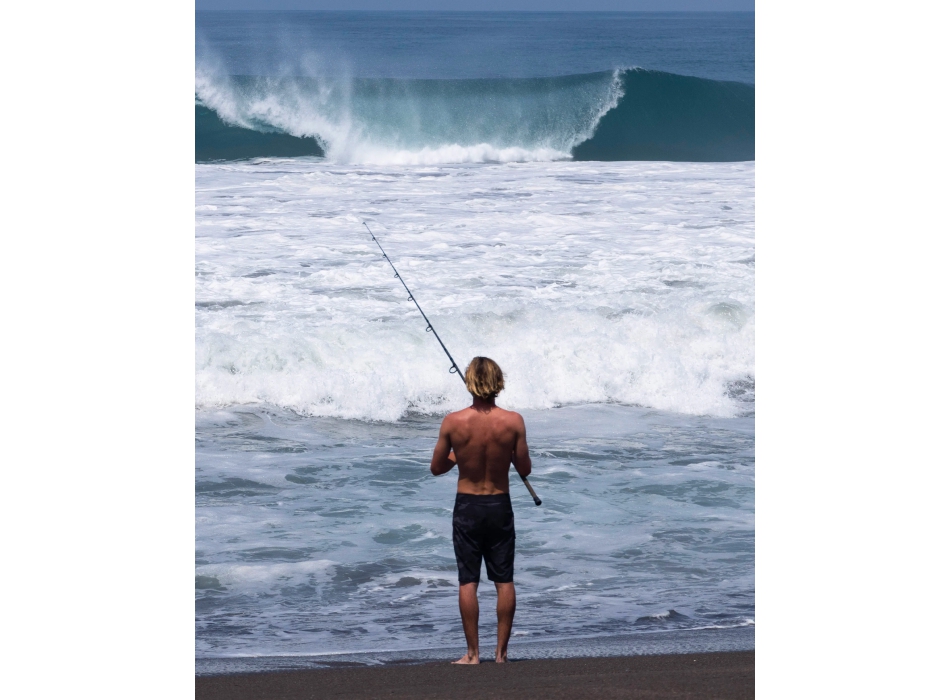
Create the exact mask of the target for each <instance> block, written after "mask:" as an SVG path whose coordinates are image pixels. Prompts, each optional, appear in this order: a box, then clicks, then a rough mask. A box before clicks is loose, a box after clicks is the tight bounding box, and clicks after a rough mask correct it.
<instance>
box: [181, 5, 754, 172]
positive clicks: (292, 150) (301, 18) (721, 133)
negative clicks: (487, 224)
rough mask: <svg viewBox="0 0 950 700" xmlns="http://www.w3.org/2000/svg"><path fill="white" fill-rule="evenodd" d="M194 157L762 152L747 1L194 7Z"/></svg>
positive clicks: (690, 156) (739, 155) (688, 157)
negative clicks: (721, 10)
mask: <svg viewBox="0 0 950 700" xmlns="http://www.w3.org/2000/svg"><path fill="white" fill-rule="evenodd" d="M197 28H198V42H197V56H196V74H195V121H196V131H195V157H196V159H197V160H198V161H211V160H227V159H240V158H247V157H254V156H257V157H267V156H270V157H275V156H307V155H319V156H326V157H327V158H329V159H331V160H333V161H334V162H337V163H374V164H385V163H401V164H432V163H444V162H486V161H496V162H498V161H501V162H506V161H526V160H535V161H550V160H558V159H563V160H566V159H571V158H573V159H575V160H675V161H744V160H753V159H754V158H755V88H754V86H753V81H754V62H753V55H754V34H753V28H754V15H753V14H752V13H725V14H699V15H695V14H681V13H670V14H654V15H642V14H604V13H595V14H581V15H577V14H564V13H561V14H542V15H537V14H531V15H526V14H523V13H510V14H504V13H473V14H472V13H469V14H466V13H449V14H418V13H402V14H401V13H377V14H372V13H369V14H367V13H349V14H348V13H270V14H268V13H265V14H259V13H237V14H226V13H199V14H198V19H197Z"/></svg>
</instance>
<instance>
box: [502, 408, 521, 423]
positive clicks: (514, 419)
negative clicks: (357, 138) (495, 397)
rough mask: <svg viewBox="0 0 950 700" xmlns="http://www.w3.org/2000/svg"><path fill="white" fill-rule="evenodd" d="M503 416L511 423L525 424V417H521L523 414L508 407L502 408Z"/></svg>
mask: <svg viewBox="0 0 950 700" xmlns="http://www.w3.org/2000/svg"><path fill="white" fill-rule="evenodd" d="M501 411H502V416H503V417H504V419H505V420H506V421H507V422H508V423H511V424H512V425H516V426H520V425H524V418H522V417H521V414H520V413H518V412H517V411H509V410H508V409H505V408H502V409H501Z"/></svg>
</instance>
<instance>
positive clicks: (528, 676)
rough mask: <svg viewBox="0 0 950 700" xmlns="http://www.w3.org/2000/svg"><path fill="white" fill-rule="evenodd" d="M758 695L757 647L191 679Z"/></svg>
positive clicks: (361, 688) (317, 690)
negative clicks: (756, 676)
mask: <svg viewBox="0 0 950 700" xmlns="http://www.w3.org/2000/svg"><path fill="white" fill-rule="evenodd" d="M753 697H755V652H754V651H737V652H716V653H708V654H665V655H657V656H621V657H609V658H592V659H542V660H531V661H513V662H512V663H509V664H507V665H501V664H495V663H484V662H483V663H482V664H481V665H479V666H453V665H452V664H449V663H448V662H446V663H427V664H416V665H404V666H401V665H388V666H376V667H358V668H333V669H314V670H304V671H280V672H273V673H246V674H234V675H226V676H201V677H197V678H195V698H196V700H304V699H305V698H391V699H394V698H433V699H435V698H439V699H443V698H462V699H467V698H486V699H487V698H518V699H519V700H559V699H561V698H564V699H567V698H571V699H574V698H598V699H600V698H690V699H693V700H698V699H699V698H722V699H723V700H743V699H744V698H753Z"/></svg>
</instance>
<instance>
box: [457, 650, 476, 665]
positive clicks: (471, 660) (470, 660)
mask: <svg viewBox="0 0 950 700" xmlns="http://www.w3.org/2000/svg"><path fill="white" fill-rule="evenodd" d="M452 663H453V664H477V663H478V652H477V651H476V652H475V653H474V654H472V653H471V652H470V653H468V654H466V655H465V656H463V657H462V658H461V659H459V660H458V661H453V662H452Z"/></svg>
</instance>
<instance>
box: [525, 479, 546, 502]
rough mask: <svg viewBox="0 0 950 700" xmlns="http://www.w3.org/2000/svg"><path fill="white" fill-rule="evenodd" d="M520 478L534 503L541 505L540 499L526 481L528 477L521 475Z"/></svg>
mask: <svg viewBox="0 0 950 700" xmlns="http://www.w3.org/2000/svg"><path fill="white" fill-rule="evenodd" d="M521 480H522V481H523V482H524V485H525V486H527V487H528V493H530V494H531V498H533V499H534V505H536V506H539V505H541V499H540V498H538V494H536V493H535V492H534V489H533V488H531V484H529V483H528V477H526V476H522V477H521Z"/></svg>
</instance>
